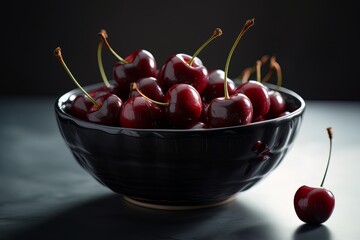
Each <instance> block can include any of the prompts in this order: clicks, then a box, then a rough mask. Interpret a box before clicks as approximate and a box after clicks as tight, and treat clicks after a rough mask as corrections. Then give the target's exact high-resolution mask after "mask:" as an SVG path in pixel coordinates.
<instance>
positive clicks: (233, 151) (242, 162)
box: [55, 84, 305, 207]
mask: <svg viewBox="0 0 360 240" xmlns="http://www.w3.org/2000/svg"><path fill="white" fill-rule="evenodd" d="M101 86H102V85H101V84H93V85H89V86H87V87H85V89H86V90H88V91H89V90H94V89H97V88H99V87H101ZM268 87H270V88H275V87H276V86H274V85H271V84H268ZM279 91H280V92H281V93H282V95H283V96H284V97H285V99H286V102H287V108H288V109H289V110H291V113H290V114H289V115H285V116H283V117H280V118H276V119H272V120H267V121H263V122H258V123H252V124H249V125H245V126H234V127H226V128H213V129H205V130H204V129H196V130H178V129H155V130H154V129H130V128H121V127H111V126H104V125H99V124H94V123H90V122H86V121H83V120H79V119H77V118H75V117H73V116H71V115H70V114H69V113H68V108H69V104H70V102H71V101H72V99H73V98H74V96H75V95H77V94H79V93H80V91H79V90H78V89H75V90H72V91H70V92H68V93H66V94H64V95H62V96H61V97H59V98H58V99H57V100H56V103H55V114H56V118H57V122H58V126H59V129H60V132H61V134H62V137H63V139H64V141H65V143H66V144H67V146H68V147H69V149H70V151H71V152H72V153H73V155H74V157H75V159H76V160H77V162H78V163H79V164H80V165H81V166H82V167H83V168H84V169H85V170H86V171H88V172H89V173H90V174H91V175H92V176H93V177H94V178H95V179H97V180H98V181H99V182H100V183H101V184H103V185H105V186H106V187H108V188H109V189H111V190H112V191H114V192H116V193H120V194H122V195H124V196H125V197H126V198H127V199H129V200H130V201H133V202H136V203H144V204H149V205H156V206H175V207H176V206H189V207H190V206H209V205H213V204H217V203H220V202H224V201H225V202H226V201H227V199H230V198H232V197H233V196H234V195H235V194H236V193H238V192H241V191H245V190H247V189H249V188H251V187H252V186H253V185H254V184H256V183H258V182H259V181H260V180H262V179H263V178H265V177H266V176H267V175H268V174H269V173H271V172H272V171H273V170H274V169H275V168H276V167H277V166H278V165H279V163H280V162H281V161H282V160H283V159H284V157H285V155H286V153H287V152H288V151H289V149H291V147H292V145H293V143H294V140H295V138H296V135H297V133H298V132H299V129H300V127H301V122H302V118H303V113H304V111H305V102H304V100H303V99H302V98H301V97H300V96H299V95H298V94H296V93H295V92H293V91H291V90H288V89H286V88H280V89H279Z"/></svg>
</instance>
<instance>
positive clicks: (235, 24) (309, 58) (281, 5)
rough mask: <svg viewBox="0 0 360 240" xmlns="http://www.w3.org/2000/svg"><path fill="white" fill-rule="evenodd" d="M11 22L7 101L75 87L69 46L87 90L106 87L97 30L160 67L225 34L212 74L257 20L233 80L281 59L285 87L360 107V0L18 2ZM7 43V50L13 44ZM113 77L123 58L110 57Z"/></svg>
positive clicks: (214, 47)
mask: <svg viewBox="0 0 360 240" xmlns="http://www.w3.org/2000/svg"><path fill="white" fill-rule="evenodd" d="M3 10H5V11H8V13H9V14H8V15H9V17H6V18H4V17H2V18H4V19H3V21H2V25H3V27H2V30H3V46H2V49H3V54H4V55H3V62H4V63H3V64H2V66H3V67H4V71H3V73H5V76H4V75H3V79H2V85H3V87H2V88H0V94H1V95H39V96H43V95H44V96H45V95H46V96H48V95H50V96H57V95H59V94H62V93H64V92H65V91H68V90H70V89H72V88H74V87H75V85H74V84H73V83H72V82H71V80H70V79H69V78H68V76H67V75H66V73H65V72H64V70H63V68H62V67H61V66H60V65H59V63H58V62H57V60H56V58H55V56H54V55H53V50H54V49H55V47H57V46H61V48H62V52H63V56H64V59H65V61H66V62H67V65H68V66H69V67H70V68H71V70H72V72H73V74H74V75H75V76H76V78H77V79H78V81H79V82H80V84H82V85H87V84H91V83H95V82H99V81H101V78H100V74H99V70H98V67H97V60H96V49H97V43H98V39H99V38H98V35H97V33H98V32H99V30H100V29H101V28H104V29H106V30H107V32H108V34H109V41H110V43H111V45H112V46H113V48H114V49H115V50H116V52H117V53H118V54H119V55H121V56H123V57H125V56H126V55H128V54H130V52H132V51H134V50H136V49H140V48H143V49H147V50H148V51H150V52H152V53H153V55H154V56H155V57H156V59H157V63H158V65H159V66H160V65H161V64H162V62H163V61H165V59H166V58H167V57H168V56H170V55H172V54H174V53H179V52H184V53H188V54H193V53H194V52H195V50H196V49H197V48H198V47H199V46H200V45H201V44H202V43H203V42H204V41H205V40H206V39H207V38H208V37H209V35H210V34H211V33H212V31H213V30H214V28H216V27H220V28H222V30H223V32H224V34H223V35H222V36H221V37H220V38H218V39H216V40H215V41H214V42H212V43H211V44H210V45H208V47H207V48H206V49H204V50H203V52H201V54H200V55H199V57H200V58H201V59H202V61H203V62H204V64H205V65H206V66H208V68H221V69H223V68H224V66H225V61H226V57H227V55H228V52H229V50H230V48H231V46H232V44H233V41H234V40H235V38H236V36H237V34H238V32H239V31H240V29H241V28H242V26H243V24H244V22H245V20H246V19H248V18H252V17H254V18H255V25H254V26H253V27H252V28H251V29H250V30H249V31H248V32H247V33H246V34H245V35H244V37H243V39H242V40H241V42H240V44H239V45H238V47H237V48H236V50H235V53H234V55H233V58H232V61H231V64H230V68H229V76H230V77H236V76H238V75H239V74H240V72H241V71H242V69H244V68H245V67H248V66H250V65H252V64H254V63H255V61H256V60H257V59H258V58H259V57H261V56H262V55H264V54H271V55H276V57H277V59H278V62H279V63H280V65H281V66H282V69H283V74H284V82H283V86H284V87H287V88H290V89H292V90H294V91H296V92H298V93H299V94H300V95H302V96H303V97H304V98H305V99H316V100H323V99H330V100H360V94H359V93H358V89H357V88H356V87H354V85H355V84H356V83H357V82H358V71H357V70H358V68H359V60H358V57H359V56H360V55H359V54H360V51H359V50H360V48H359V38H358V37H357V36H358V35H359V31H360V30H359V29H360V28H359V23H360V14H359V11H360V8H359V4H358V3H357V1H323V0H321V1H311V0H305V1H239V0H233V1H225V0H222V1H201V2H196V1H144V2H140V1H120V0H117V1H114V0H109V1H68V2H62V1H53V0H48V1H39V2H38V1H12V2H11V3H9V8H3ZM4 41H5V43H4ZM103 59H104V64H105V70H106V72H107V75H108V77H109V78H111V74H112V65H113V63H114V61H115V58H114V57H113V56H112V55H111V54H110V53H109V52H108V51H106V50H105V51H104V54H103Z"/></svg>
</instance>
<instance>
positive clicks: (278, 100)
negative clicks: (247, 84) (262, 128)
mask: <svg viewBox="0 0 360 240" xmlns="http://www.w3.org/2000/svg"><path fill="white" fill-rule="evenodd" d="M268 94H269V98H270V109H269V111H268V113H267V114H265V116H264V117H265V118H266V119H271V118H276V117H280V116H281V114H283V113H284V112H285V110H286V102H285V99H284V97H283V96H282V95H281V93H280V92H278V91H275V90H270V91H268Z"/></svg>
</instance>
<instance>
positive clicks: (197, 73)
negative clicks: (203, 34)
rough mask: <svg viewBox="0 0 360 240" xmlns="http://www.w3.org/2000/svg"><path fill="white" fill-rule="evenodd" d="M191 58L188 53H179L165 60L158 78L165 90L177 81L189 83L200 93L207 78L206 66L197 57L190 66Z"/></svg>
mask: <svg viewBox="0 0 360 240" xmlns="http://www.w3.org/2000/svg"><path fill="white" fill-rule="evenodd" d="M191 58H192V57H191V56H190V55H187V54H183V53H179V54H176V55H174V56H172V57H170V58H169V59H167V60H166V62H165V64H164V65H163V67H162V69H161V74H160V79H159V81H160V85H161V87H162V89H164V91H165V92H167V90H168V89H169V88H171V87H172V86H173V85H175V84H178V83H186V84H190V85H192V86H193V87H194V88H195V89H196V90H197V91H198V92H199V93H200V94H201V92H202V91H203V90H204V89H205V87H206V84H207V82H208V80H209V76H208V71H207V68H206V67H205V66H204V65H203V63H202V61H201V60H200V59H199V58H195V59H194V61H193V63H192V65H191V66H190V65H189V62H190V60H191Z"/></svg>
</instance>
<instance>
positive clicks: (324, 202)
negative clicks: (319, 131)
mask: <svg viewBox="0 0 360 240" xmlns="http://www.w3.org/2000/svg"><path fill="white" fill-rule="evenodd" d="M327 132H328V136H329V139H330V150H329V157H328V162H327V166H326V170H325V174H324V177H323V180H322V182H321V184H320V187H310V186H306V185H303V186H301V187H300V188H299V189H298V190H297V191H296V193H295V196H294V208H295V212H296V215H297V216H298V217H299V219H300V220H302V221H303V222H305V223H308V224H311V225H319V224H322V223H323V222H325V221H327V220H328V219H329V218H330V216H331V214H332V213H333V210H334V207H335V197H334V194H333V193H332V192H331V191H330V190H328V189H326V188H324V187H323V184H324V181H325V177H326V174H327V171H328V168H329V163H330V158H331V150H332V138H333V131H332V128H331V127H329V128H327Z"/></svg>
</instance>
